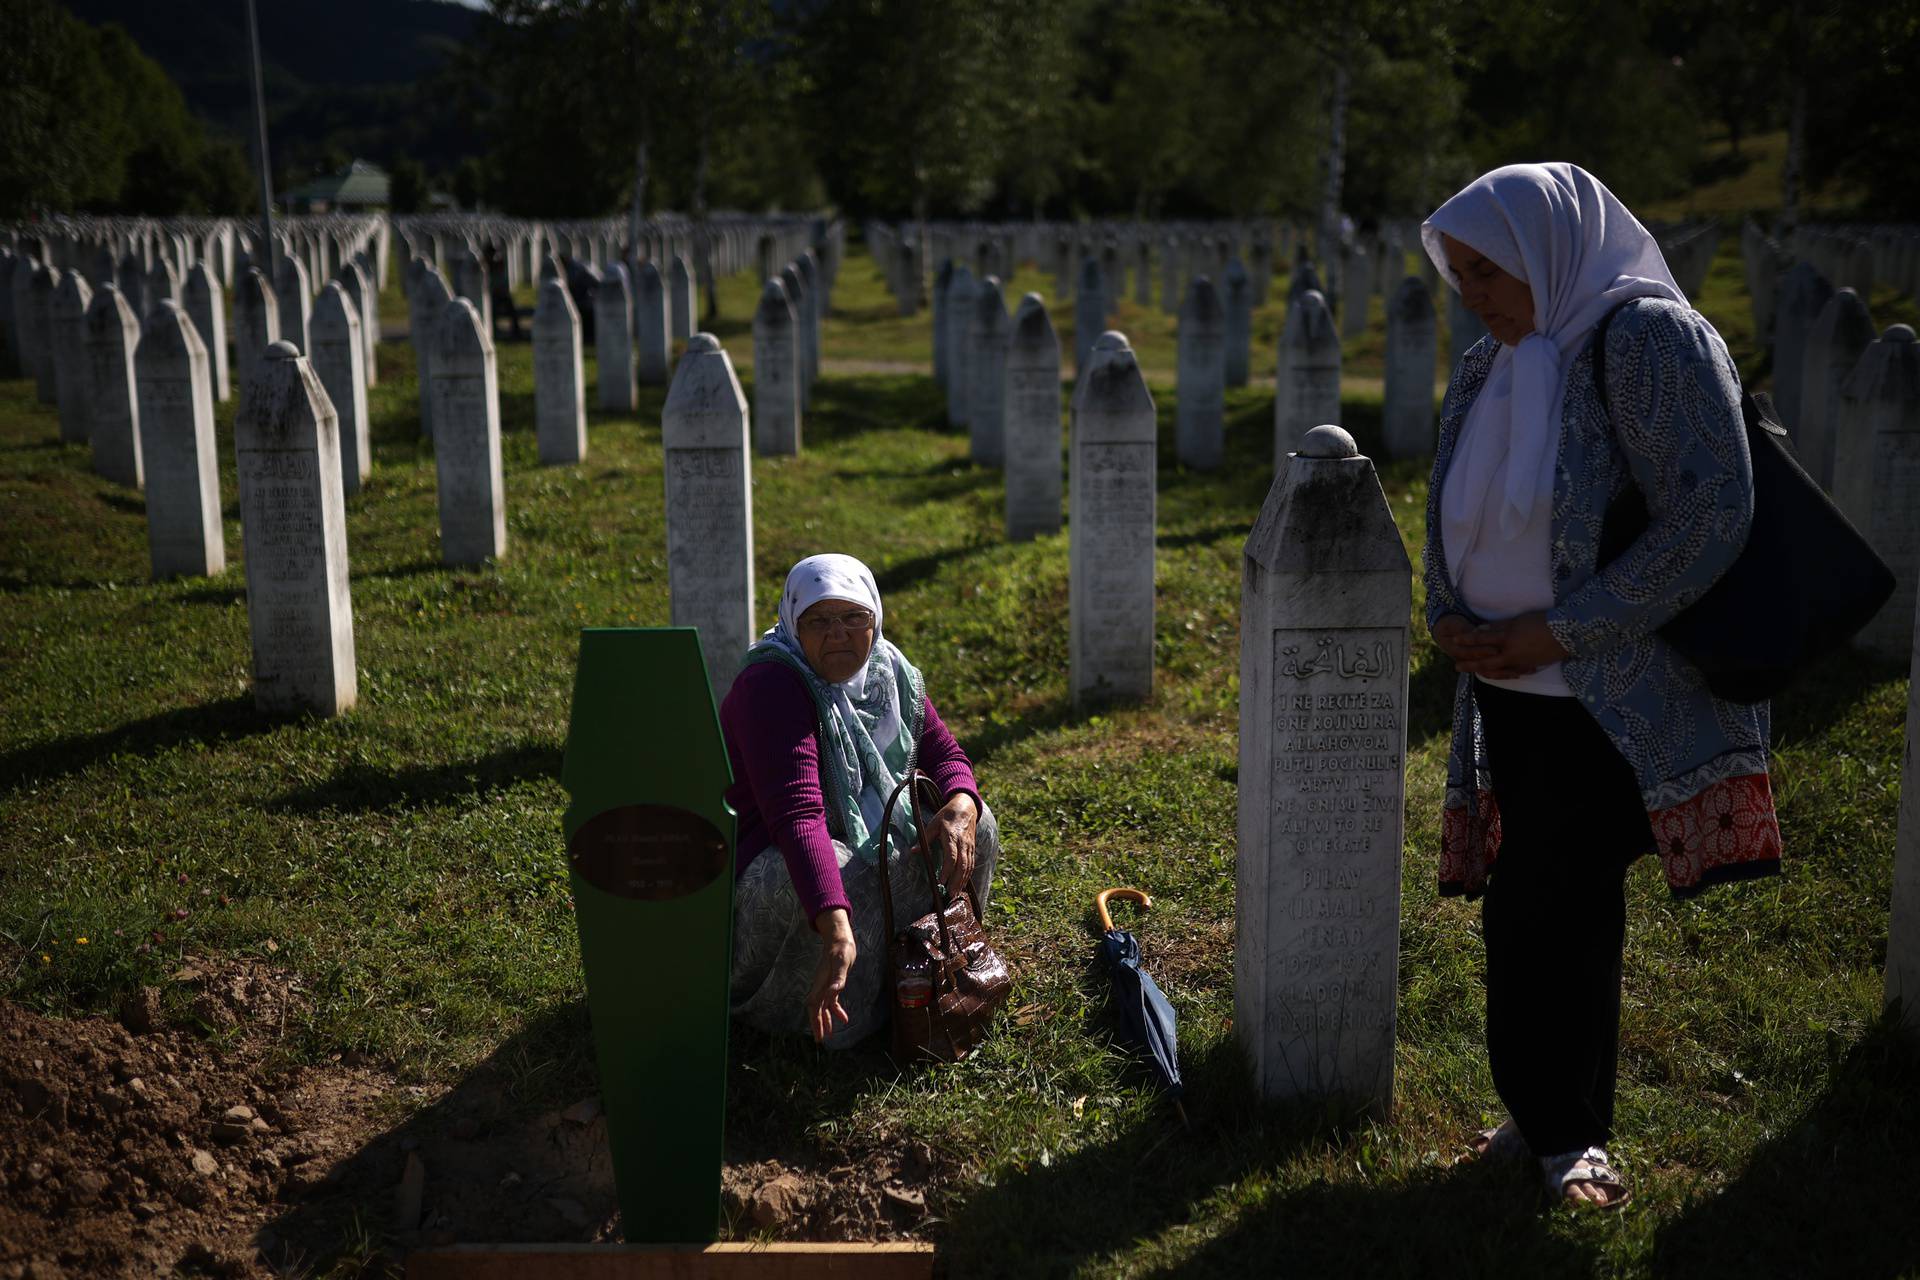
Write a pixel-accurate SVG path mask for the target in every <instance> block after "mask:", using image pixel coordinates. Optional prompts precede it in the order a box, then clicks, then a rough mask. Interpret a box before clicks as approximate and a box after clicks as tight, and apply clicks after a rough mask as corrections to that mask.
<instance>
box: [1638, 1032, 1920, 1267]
mask: <svg viewBox="0 0 1920 1280" xmlns="http://www.w3.org/2000/svg"><path fill="white" fill-rule="evenodd" d="M1916 1150H1920V1053H1916V1051H1915V1048H1914V1046H1913V1045H1911V1044H1903V1043H1902V1042H1901V1041H1900V1039H1899V1037H1898V1035H1897V1034H1896V1033H1895V1032H1893V1031H1892V1030H1891V1029H1890V1028H1888V1027H1887V1026H1885V1025H1882V1026H1880V1027H1876V1028H1874V1029H1873V1030H1871V1031H1869V1032H1868V1034H1867V1035H1866V1036H1865V1037H1864V1038H1863V1039H1862V1040H1861V1041H1860V1043H1859V1044H1857V1045H1855V1046H1854V1048H1853V1050H1852V1051H1851V1052H1850V1053H1848V1054H1847V1056H1846V1057H1845V1058H1844V1059H1842V1060H1841V1061H1840V1063H1839V1064H1838V1065H1837V1066H1836V1067H1835V1068H1834V1072H1833V1076H1832V1079H1831V1081H1830V1082H1829V1084H1828V1087H1827V1091H1826V1093H1825V1094H1824V1095H1823V1096H1822V1097H1821V1099H1820V1101H1819V1102H1818V1103H1816V1104H1815V1105H1814V1107H1813V1108H1812V1109H1811V1110H1809V1111H1808V1112H1807V1114H1806V1115H1805V1116H1804V1117H1802V1118H1801V1120H1800V1122H1799V1123H1798V1124H1796V1125H1794V1126H1793V1127H1792V1128H1791V1129H1789V1130H1787V1131H1786V1132H1785V1133H1782V1134H1780V1135H1779V1136H1778V1137H1776V1138H1774V1139H1773V1140H1772V1141H1770V1142H1768V1143H1766V1144H1765V1145H1764V1146H1762V1147H1760V1148H1759V1150H1758V1151H1756V1152H1755V1153H1754V1155H1753V1158H1752V1159H1751V1160H1750V1161H1748V1162H1747V1165H1746V1168H1745V1169H1744V1170H1743V1171H1742V1172H1741V1174H1740V1176H1739V1177H1737V1178H1735V1179H1734V1180H1733V1181H1732V1183H1730V1184H1729V1185H1727V1186H1726V1187H1724V1188H1723V1189H1721V1190H1720V1191H1719V1192H1718V1193H1717V1194H1713V1195H1711V1196H1707V1195H1703V1196H1702V1197H1701V1199H1700V1201H1699V1202H1698V1204H1697V1205H1696V1207H1694V1208H1692V1209H1691V1210H1688V1211H1686V1212H1683V1213H1681V1214H1680V1215H1679V1216H1678V1217H1677V1218H1675V1219H1674V1220H1673V1221H1671V1222H1669V1223H1668V1224H1667V1225H1666V1226H1664V1227H1662V1228H1661V1230H1660V1231H1659V1233H1658V1235H1657V1236H1656V1237H1655V1240H1654V1246H1653V1267H1652V1273H1653V1274H1654V1275H1659V1276H1686V1277H1689V1280H1692V1278H1693V1277H1713V1276H1728V1277H1736V1276H1737V1277H1741V1278H1742V1280H1746V1278H1748V1277H1753V1276H1761V1275H1781V1276H1812V1275H1839V1274H1843V1273H1844V1274H1846V1275H1850V1276H1874V1277H1881V1276H1885V1277H1892V1276H1902V1275H1912V1274H1914V1272H1915V1269H1916V1268H1920V1213H1916V1212H1915V1206H1916V1205H1920V1163H1916V1162H1915V1160H1914V1152H1915V1151H1916ZM1842 1259H1844V1260H1845V1261H1844V1262H1842V1261H1841V1260H1842Z"/></svg>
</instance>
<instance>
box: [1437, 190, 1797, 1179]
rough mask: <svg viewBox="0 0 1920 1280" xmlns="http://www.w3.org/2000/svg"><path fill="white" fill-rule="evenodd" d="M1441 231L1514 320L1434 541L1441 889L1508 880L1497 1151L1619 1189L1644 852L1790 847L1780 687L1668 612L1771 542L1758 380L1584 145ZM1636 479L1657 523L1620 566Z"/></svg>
mask: <svg viewBox="0 0 1920 1280" xmlns="http://www.w3.org/2000/svg"><path fill="white" fill-rule="evenodd" d="M1421 239H1422V241H1423V242H1424V244H1425V246H1426V250H1427V253H1428V255H1429V256H1430V257H1432V259H1433V261H1434V263H1435V264H1436V265H1437V266H1438V267H1439V268H1440V271H1441V273H1442V274H1443V275H1445V276H1446V277H1447V279H1448V280H1449V281H1450V282H1451V283H1452V284H1453V285H1454V287H1456V288H1457V289H1459V290H1460V295H1461V300H1462V302H1464V303H1465V305H1466V307H1467V308H1468V309H1469V310H1470V311H1473V312H1474V313H1475V314H1477V315H1478V316H1479V317H1480V318H1481V320H1483V321H1484V322H1485V323H1486V326H1487V329H1488V336H1487V337H1485V338H1483V339H1481V341H1480V342H1479V343H1478V344H1476V345H1475V346H1474V347H1473V348H1472V349H1471V350H1470V351H1468V352H1467V354H1466V355H1465V356H1464V357H1463V358H1462V359H1461V362H1460V367H1459V368H1458V369H1457V370H1455V372H1454V375H1453V381H1452V383H1451V385H1450V386H1449V387H1448V389H1447V397H1446V401H1445V404H1444V405H1443V407H1442V409H1441V417H1440V440H1439V447H1438V450H1437V453H1436V456H1435V458H1434V468H1433V483H1432V487H1431V490H1430V494H1429V498H1428V506H1427V550H1426V586H1427V623H1428V626H1429V627H1430V628H1431V630H1432V632H1433V637H1434V641H1435V643H1437V644H1438V645H1439V647H1440V649H1441V650H1442V651H1443V652H1445V653H1446V654H1447V655H1448V657H1450V658H1451V659H1452V660H1453V662H1454V665H1455V667H1456V669H1457V670H1458V671H1459V672H1460V679H1459V684H1458V689H1457V692H1456V695H1455V700H1454V732H1453V751H1452V756H1451V759H1450V762H1449V766H1448V773H1447V798H1446V809H1445V814H1444V820H1443V823H1442V852H1441V872H1440V881H1441V886H1440V887H1441V892H1443V893H1450V894H1460V893H1464V894H1468V895H1480V894H1484V895H1485V898H1484V902H1483V907H1482V911H1483V917H1482V919H1483V933H1484V936H1485V940H1486V949H1487V1057H1488V1060H1489V1063H1490V1065H1491V1067H1492V1071H1493V1079H1494V1085H1495V1087H1496V1088H1497V1089H1498V1090H1499V1093H1500V1097H1501V1100H1502V1101H1503V1102H1505V1103H1506V1105H1507V1110H1508V1114H1509V1117H1510V1118H1509V1119H1508V1120H1507V1121H1506V1123H1504V1124H1502V1125H1501V1126H1500V1127H1499V1128H1498V1129H1495V1130H1489V1131H1488V1132H1486V1133H1484V1134H1481V1135H1480V1136H1479V1139H1478V1140H1477V1142H1476V1143H1475V1144H1473V1145H1474V1149H1475V1150H1476V1151H1481V1152H1490V1153H1492V1154H1496V1155H1503V1154H1512V1155H1524V1154H1527V1153H1531V1154H1532V1155H1534V1156H1535V1157H1537V1158H1538V1159H1539V1160H1540V1164H1541V1167H1542V1171H1543V1173H1544V1175H1545V1177H1546V1180H1547V1185H1548V1188H1549V1190H1550V1191H1551V1192H1553V1193H1554V1194H1556V1195H1559V1196H1564V1197H1566V1198H1567V1199H1569V1200H1572V1201H1575V1202H1578V1203H1585V1204H1597V1205H1601V1206H1604V1207H1614V1206H1617V1205H1620V1204H1623V1203H1625V1201H1626V1198H1627V1189H1626V1186H1625V1184H1624V1182H1623V1181H1622V1180H1621V1178H1620V1176H1619V1173H1618V1172H1617V1171H1616V1170H1615V1169H1614V1168H1613V1167H1612V1165H1611V1163H1610V1161H1609V1158H1608V1156H1607V1152H1606V1145H1607V1143H1608V1142H1609V1141H1610V1140H1611V1137H1612V1132H1613V1096H1614V1076H1615V1059H1616V1051H1617V1048H1618V1043H1619V1027H1620V962H1621V951H1622V947H1623V944H1624V941H1625V934H1626V902H1625V892H1624V880H1625V873H1626V869H1627V866H1628V864H1629V863H1630V862H1631V861H1632V860H1633V859H1635V858H1637V857H1639V855H1641V854H1642V853H1645V852H1648V851H1649V850H1654V851H1657V852H1658V853H1659V855H1660V857H1661V860H1662V862H1663V863H1664V865H1665V870H1666V876H1667V882H1668V884H1669V886H1670V887H1671V888H1672V890H1673V891H1674V892H1675V893H1677V894H1682V895H1687V894H1692V893H1696V892H1698V891H1699V890H1700V889H1702V888H1704V887H1706V886H1707V885H1709V884H1713V883H1716V882H1718V881H1722V880H1730V879H1739V878H1744V877H1748V876H1753V875H1761V874H1766V873H1768V872H1771V871H1776V870H1778V868H1779V860H1780V829H1779V826H1778V824H1777V823H1776V821H1775V818H1774V810H1773V794H1772V790H1771V787H1770V785H1769V782H1768V778H1767V732H1768V725H1767V716H1768V709H1767V705H1766V704H1765V703H1760V704H1757V705H1741V704H1735V703H1729V702H1723V701H1721V700H1719V699H1717V698H1715V697H1714V696H1713V695H1712V694H1710V693H1709V692H1708V691H1707V689H1706V686H1705V685H1704V684H1703V683H1702V682H1701V679H1700V676H1699V673H1698V672H1697V671H1695V670H1694V669H1693V667H1692V666H1690V665H1689V664H1688V663H1687V661H1686V660H1685V659H1683V658H1681V657H1680V656H1679V655H1678V654H1677V653H1675V652H1674V651H1673V649H1672V648H1671V647H1670V646H1668V645H1667V644H1666V643H1665V642H1664V641H1662V640H1661V639H1660V637H1659V636H1658V635H1657V634H1656V632H1657V630H1658V629H1659V628H1660V627H1661V626H1662V625H1664V624H1665V623H1666V622H1667V621H1668V620H1669V619H1671V618H1673V617H1674V616H1675V615H1676V614H1678V613H1679V612H1680V611H1681V610H1683V609H1685V608H1686V607H1687V606H1688V605H1689V604H1691V603H1693V602H1694V601H1695V600H1697V599H1699V598H1700V596H1701V595H1702V593H1704V592H1705V591H1706V590H1707V588H1708V587H1710V586H1711V585H1712V584H1713V583H1714V581H1715V580H1716V579H1717V578H1718V577H1719V576H1720V575H1721V574H1722V573H1724V572H1725V571H1726V569H1727V567H1728V566H1729V565H1731V564H1732V563H1733V561H1734V559H1735V558H1736V557H1737V556H1738V555H1739V553H1740V549H1741V547H1742V546H1743V545H1744V544H1745V541H1746V536H1747V529H1748V526H1749V525H1750V523H1751V521H1752V518H1753V478H1752V471H1751V463H1750V460H1749V458H1748V454H1747V444H1746V434H1745V429H1744V427H1743V424H1742V419H1741V413H1740V383H1739V375H1738V373H1737V372H1736V371H1735V369H1734V365H1733V361H1732V359H1731V357H1729V355H1728V354H1727V350H1726V346H1725V344H1724V343H1723V342H1722V341H1721V340H1720V336H1719V334H1717V333H1715V332H1714V330H1713V327H1712V326H1711V325H1710V324H1708V323H1707V321H1706V319H1705V318H1704V317H1702V316H1701V315H1700V314H1699V313H1698V312H1697V311H1694V310H1692V309H1691V308H1690V307H1689V306H1688V305H1687V300H1686V298H1685V297H1684V296H1683V295H1682V294H1681V292H1680V289H1679V286H1678V285H1676V284H1675V283H1674V280H1673V276H1672V274H1671V273H1670V272H1669V271H1668V270H1667V266H1666V262H1665V260H1664V259H1663V258H1662V257H1661V254H1660V249H1659V246H1658V245H1657V244H1656V243H1655V242H1654V239H1653V237H1652V236H1651V235H1650V234H1648V232H1647V230H1646V228H1645V227H1643V226H1641V225H1640V223H1639V222H1638V221H1637V220H1636V219H1635V218H1634V217H1633V215H1632V214H1631V213H1629V212H1627V210H1626V208H1625V206H1623V205H1622V204H1621V203H1620V202H1619V201H1618V200H1617V199H1615V198H1614V196H1613V194H1612V192H1610V191H1608V190H1607V189H1606V187H1604V186H1603V185H1601V183H1600V182H1599V180H1598V179H1596V178H1594V177H1593V176H1592V175H1591V174H1589V173H1586V172H1585V171H1583V170H1581V169H1579V168H1577V167H1576V166H1574V165H1570V164H1546V165H1513V166H1510V167H1507V168H1504V169H1496V170H1494V171H1493V172H1491V173H1488V174H1486V175H1485V176H1483V177H1481V178H1479V179H1478V180H1477V181H1475V182H1474V183H1472V184H1471V185H1470V186H1468V187H1467V188H1466V189H1465V190H1463V191H1461V192H1460V193H1459V194H1458V195H1456V196H1454V197H1453V198H1452V199H1450V200H1448V201H1447V202H1446V203H1445V204H1443V205H1442V206H1441V207H1440V208H1439V209H1438V210H1436V211H1435V212H1434V214H1433V216H1432V217H1431V218H1429V219H1428V220H1427V222H1426V223H1425V225H1424V226H1422V228H1421ZM1609 317H1611V318H1610V319H1609ZM1603 321H1605V322H1606V343H1607V348H1606V363H1605V368H1606V378H1607V386H1606V389H1605V393H1604V395H1603V394H1602V392H1601V391H1600V390H1599V389H1597V388H1596V387H1595V386H1594V381H1593V347H1592V344H1593V341H1594V334H1595V332H1596V330H1597V329H1598V328H1599V326H1600V325H1601V323H1602V322H1603ZM1628 486H1637V487H1638V488H1639V490H1640V491H1641V493H1642V494H1643V495H1644V496H1645V498H1646V502H1647V507H1648V511H1649V515H1650V518H1649V520H1648V523H1647V528H1646V530H1645V532H1644V533H1642V534H1641V535H1640V537H1639V538H1638V539H1637V540H1635V541H1634V542H1632V543H1631V544H1630V545H1628V547H1627V548H1626V550H1625V551H1624V552H1622V553H1621V554H1620V555H1619V556H1617V557H1616V558H1614V559H1612V560H1610V561H1608V562H1606V563H1604V564H1603V563H1600V561H1599V543H1600V530H1601V524H1602V521H1603V520H1604V518H1605V515H1606V512H1607V508H1608V505H1609V503H1610V502H1611V501H1612V500H1613V499H1614V498H1615V497H1616V496H1617V495H1619V494H1622V493H1624V492H1625V491H1626V490H1627V488H1628ZM1496 859H1497V860H1496Z"/></svg>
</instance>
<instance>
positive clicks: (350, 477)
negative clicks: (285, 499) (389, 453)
mask: <svg viewBox="0 0 1920 1280" xmlns="http://www.w3.org/2000/svg"><path fill="white" fill-rule="evenodd" d="M308 336H309V337H311V338H312V339H313V357H312V359H311V360H310V361H309V362H308V363H309V364H310V365H311V366H312V367H313V373H314V376H315V377H317V378H319V379H320V385H321V387H323V388H324V389H325V390H326V393H327V399H328V400H330V401H331V402H332V403H333V411H334V413H335V415H336V416H337V417H338V418H339V420H340V421H339V428H340V429H339V435H340V483H341V485H342V486H343V487H344V490H345V492H347V493H349V494H354V493H358V492H360V486H361V485H364V484H365V483H366V482H367V477H368V475H370V474H372V471H373V446H372V441H371V439H370V437H369V434H368V423H367V375H366V371H365V366H364V364H363V363H362V362H363V361H365V359H366V351H367V348H366V344H365V343H363V342H362V341H361V340H360V314H359V312H358V311H357V310H356V309H355V308H354V305H353V299H352V298H350V297H348V296H347V290H346V286H345V285H343V284H341V283H340V282H339V281H338V280H333V281H329V282H328V284H327V287H326V288H325V289H322V290H321V291H320V301H319V302H317V303H315V304H314V308H313V318H312V320H311V321H310V322H309V324H308Z"/></svg>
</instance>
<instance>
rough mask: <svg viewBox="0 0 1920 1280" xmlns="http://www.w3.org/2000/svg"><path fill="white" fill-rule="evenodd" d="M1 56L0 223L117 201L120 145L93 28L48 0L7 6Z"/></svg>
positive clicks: (0, 8)
mask: <svg viewBox="0 0 1920 1280" xmlns="http://www.w3.org/2000/svg"><path fill="white" fill-rule="evenodd" d="M0 49H5V50H8V51H9V52H7V53H6V54H5V55H4V56H5V58H6V65H7V72H6V74H5V75H0V217H21V216H23V215H25V214H28V213H30V212H32V211H33V210H36V209H73V208H82V207H87V206H91V205H97V204H101V203H104V202H108V201H111V200H113V199H115V198H117V197H118V195H119V194H120V188H121V185H122V183H123V181H124V180H125V173H126V156H127V144H126V137H125V134H124V132H123V128H122V122H121V119H120V114H119V111H120V108H119V101H118V98H117V95H116V94H115V93H114V87H113V85H112V83H111V82H110V81H109V80H108V78H107V73H106V70H105V68H104V67H103V66H102V65H101V63H100V51H99V48H98V46H97V45H96V43H95V41H94V38H93V32H92V30H91V28H89V27H88V26H87V25H86V24H85V23H83V22H81V21H79V20H78V19H76V18H74V17H73V16H71V15H70V14H68V13H67V12H66V11H65V10H63V9H61V8H59V7H57V6H56V5H54V4H53V3H51V0H10V2H9V3H7V4H5V5H0Z"/></svg>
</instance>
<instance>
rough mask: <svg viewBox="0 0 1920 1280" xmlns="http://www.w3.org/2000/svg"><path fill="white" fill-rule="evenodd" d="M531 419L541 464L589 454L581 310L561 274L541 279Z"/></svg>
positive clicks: (535, 322) (536, 305)
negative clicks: (557, 276) (581, 340)
mask: <svg viewBox="0 0 1920 1280" xmlns="http://www.w3.org/2000/svg"><path fill="white" fill-rule="evenodd" d="M621 309H622V311H624V310H625V304H624V303H623V304H621ZM595 336H596V338H597V337H598V335H597V334H596V335H595ZM616 376H617V375H616ZM533 425H534V437H535V441H536V443H537V444H538V446H539V451H540V461H541V463H542V464H544V465H546V466H565V465H566V464H568V463H573V462H578V461H580V460H581V459H582V458H584V457H586V456H587V378H586V373H585V367H584V365H583V364H582V363H581V359H580V312H579V310H578V309H577V308H576V307H575V306H574V305H573V299H572V297H570V296H569V295H568V293H567V287H566V286H565V285H564V284H561V283H560V282H559V281H558V280H546V281H542V282H541V285H540V296H539V298H538V299H537V300H536V301H535V303H534V307H533Z"/></svg>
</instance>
